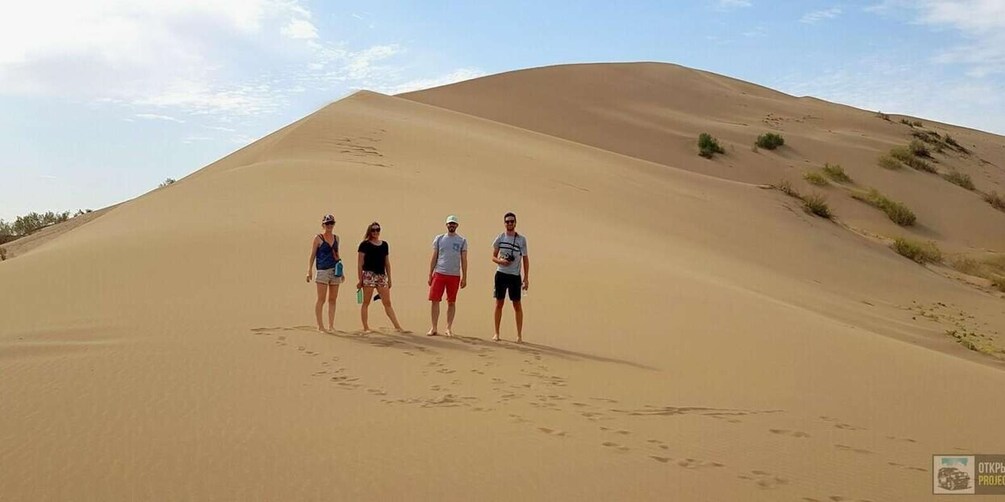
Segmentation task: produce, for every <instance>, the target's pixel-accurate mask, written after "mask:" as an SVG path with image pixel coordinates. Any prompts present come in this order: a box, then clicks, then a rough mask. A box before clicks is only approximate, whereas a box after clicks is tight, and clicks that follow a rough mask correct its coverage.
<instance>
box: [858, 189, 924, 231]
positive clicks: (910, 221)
mask: <svg viewBox="0 0 1005 502" xmlns="http://www.w3.org/2000/svg"><path fill="white" fill-rule="evenodd" d="M852 198H854V199H856V200H860V201H862V202H865V203H866V204H869V205H871V206H874V207H877V208H879V209H881V210H883V212H884V213H886V216H887V217H889V218H890V221H893V222H894V223H896V224H898V225H900V226H902V227H909V226H911V225H914V222H915V221H916V219H917V218H916V217H915V215H914V212H913V211H911V209H910V208H908V207H907V206H905V205H904V204H902V203H900V202H897V201H894V200H890V199H889V198H887V197H886V196H885V195H883V194H882V193H880V192H879V190H876V189H875V188H872V189H870V190H869V192H867V193H864V194H863V193H855V194H852Z"/></svg>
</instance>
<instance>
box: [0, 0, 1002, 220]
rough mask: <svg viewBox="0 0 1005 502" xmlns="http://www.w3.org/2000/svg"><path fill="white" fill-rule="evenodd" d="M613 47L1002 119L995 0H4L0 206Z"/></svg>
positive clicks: (34, 206)
mask: <svg viewBox="0 0 1005 502" xmlns="http://www.w3.org/2000/svg"><path fill="white" fill-rule="evenodd" d="M609 61H660V62H669V63H676V64H681V65H684V66H689V67H693V68H698V69H703V70H708V71H712V72H715V73H719V74H723V75H728V76H731V77H735V78H739V79H741V80H746V81H749V82H753V83H756V84H760V85H764V86H767V87H771V88H774V89H777V90H780V91H783V92H787V93H789V94H794V95H798V96H803V95H809V96H816V97H819V98H822V99H826V100H829V101H834V102H839V103H844V104H849V105H852V106H856V107H860V108H865V109H871V110H882V111H884V112H887V113H902V114H908V115H914V116H919V117H924V118H927V119H932V120H938V121H942V122H948V123H953V124H958V125H963V126H967V127H972V128H976V129H982V130H986V131H990V132H995V133H998V134H1005V0H956V1H948V0H913V1H905V0H862V1H846V2H836V1H829V0H828V1H824V0H820V1H817V0H799V1H770V2H769V1H766V0H697V1H689V2H684V1H679V2H666V1H663V2H644V1H635V2H610V1H576V2H572V1H569V2H560V1H549V2H540V1H526V2H525V1H520V0H510V1H504V2H488V1H485V2H440V1H423V2H384V1H379V0H378V1H367V2H341V1H311V0H214V1H212V2H206V1H202V0H171V1H145V0H72V1H55V0H31V1H27V0H23V1H22V0H3V1H0V219H5V220H7V221H11V220H12V219H13V218H14V217H16V216H17V215H21V214H25V213H28V212H31V211H39V212H42V211H49V210H53V211H67V210H68V211H76V210H77V209H100V208H102V207H106V206H108V205H111V204H115V203H118V202H121V201H124V200H128V199H131V198H133V197H136V196H138V195H141V194H143V193H145V192H147V191H149V190H151V189H153V188H155V187H156V186H157V185H158V184H159V183H161V182H162V181H164V180H165V179H166V178H174V179H180V178H182V177H184V176H186V175H188V174H191V173H192V172H195V171H197V170H199V169H200V168H202V167H203V166H205V165H207V164H209V163H211V162H213V161H214V160H216V159H219V158H220V157H223V156H225V155H227V154H229V153H230V152H233V151H234V150H237V149H239V148H241V147H243V146H245V145H247V144H249V143H251V142H253V141H255V140H257V139H259V138H261V137H263V136H265V135H267V134H269V133H270V132H272V131H274V130H276V129H278V128H280V127H282V126H284V125H286V124H288V123H290V122H293V121H295V120H297V119H299V118H301V117H303V116H304V115H307V114H309V113H311V112H313V111H315V110H317V109H318V108H321V107H323V106H325V105H327V104H329V103H331V102H333V101H336V100H338V99H341V98H343V97H345V96H347V95H349V94H351V93H352V92H354V91H356V90H359V89H369V90H373V91H378V92H383V93H387V94H395V93H400V92H406V91H410V90H416V89H422V88H428V87H434V86H438V85H444V84H448V83H452V82H456V81H460V80H466V79H470V78H476V77H479V76H484V75H490V74H494V73H500V72H504V71H510V70H517V69H522V68H531V67H537V66H545V65H553V64H562V63H582V62H609Z"/></svg>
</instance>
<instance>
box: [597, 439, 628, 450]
mask: <svg viewBox="0 0 1005 502" xmlns="http://www.w3.org/2000/svg"><path fill="white" fill-rule="evenodd" d="M600 444H601V445H603V446H606V447H608V448H613V449H615V450H617V451H622V452H624V451H628V450H631V448H629V447H627V446H623V445H620V444H618V443H615V442H613V441H604V442H603V443H600Z"/></svg>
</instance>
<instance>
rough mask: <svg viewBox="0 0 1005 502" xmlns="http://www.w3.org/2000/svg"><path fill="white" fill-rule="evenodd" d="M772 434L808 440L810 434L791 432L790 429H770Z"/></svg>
mask: <svg viewBox="0 0 1005 502" xmlns="http://www.w3.org/2000/svg"><path fill="white" fill-rule="evenodd" d="M768 430H769V431H771V433H772V434H781V435H783V436H792V437H795V438H808V437H810V435H809V434H807V433H805V432H803V431H790V430H788V429H768Z"/></svg>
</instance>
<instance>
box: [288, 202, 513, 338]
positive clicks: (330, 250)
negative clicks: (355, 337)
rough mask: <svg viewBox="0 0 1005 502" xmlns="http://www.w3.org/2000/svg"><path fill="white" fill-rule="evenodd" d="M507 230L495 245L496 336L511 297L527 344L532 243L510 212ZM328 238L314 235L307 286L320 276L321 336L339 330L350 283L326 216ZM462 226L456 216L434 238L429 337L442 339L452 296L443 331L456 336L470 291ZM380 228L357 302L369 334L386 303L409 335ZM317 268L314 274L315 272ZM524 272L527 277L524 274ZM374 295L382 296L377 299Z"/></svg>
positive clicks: (364, 246)
mask: <svg viewBox="0 0 1005 502" xmlns="http://www.w3.org/2000/svg"><path fill="white" fill-rule="evenodd" d="M503 224H504V225H505V228H506V230H505V231H504V232H502V233H501V234H499V236H498V237H496V239H495V241H494V242H493V243H492V262H493V263H495V264H496V274H495V286H494V288H493V296H494V297H495V301H496V308H495V336H493V337H492V339H493V340H496V341H499V339H500V338H499V325H500V324H501V322H502V311H503V306H504V305H505V301H506V297H507V296H508V297H509V299H510V302H511V303H512V304H513V310H514V313H515V316H516V333H517V335H516V341H517V342H518V343H519V342H522V341H523V308H522V306H521V303H520V301H521V298H522V294H523V291H526V290H527V289H528V288H529V287H530V259H529V258H528V254H527V238H526V237H524V236H523V235H520V234H519V233H518V232H517V231H516V215H515V214H513V213H506V215H505V216H503ZM321 226H322V228H323V229H324V231H323V232H322V233H319V234H317V235H315V236H314V240H313V242H312V243H311V253H310V261H309V262H308V265H307V282H310V281H311V277H312V276H313V277H314V282H315V283H316V284H317V290H318V297H317V302H316V303H315V305H314V314H315V317H316V319H317V324H318V331H322V332H326V331H333V330H334V329H335V326H334V325H335V305H336V302H337V300H338V291H339V285H341V284H342V283H343V282H345V280H346V275H345V271H344V268H343V261H342V258H341V255H340V254H339V238H338V235H336V234H335V233H334V229H335V216H333V215H331V214H327V215H325V216H324V217H323V218H322V219H321ZM459 226H460V222H459V221H458V219H457V216H454V215H450V216H448V217H447V220H446V227H447V232H446V233H444V234H440V235H437V236H436V237H435V238H434V239H433V246H432V247H433V253H432V256H431V257H430V260H429V279H428V281H427V283H428V285H429V301H430V303H431V306H430V318H431V320H432V328H430V330H429V332H427V333H426V335H427V336H437V335H439V328H438V326H439V318H440V303H441V302H442V301H443V294H444V293H446V295H447V326H446V330H445V331H444V332H443V334H444V335H446V336H453V335H454V332H453V325H454V314H455V313H456V303H457V293H458V291H459V290H461V289H464V288H465V287H466V286H467V277H468V241H467V239H465V238H464V237H462V236H461V235H460V234H458V233H457V228H458V227H459ZM380 231H381V228H380V223H378V222H376V221H375V222H373V223H371V224H370V225H368V226H367V229H366V235H365V236H364V238H363V241H362V242H360V243H359V246H358V247H357V249H356V251H357V260H356V273H357V277H359V280H358V281H357V283H356V291H357V300H358V301H359V302H360V314H359V315H360V320H361V321H362V323H363V332H364V333H366V332H370V331H371V329H370V324H369V318H368V311H369V307H370V303H371V297H372V298H373V300H374V301H375V300H378V299H379V300H380V301H381V303H382V304H383V305H384V312H385V313H386V314H387V317H388V318H389V319H390V320H391V323H392V324H393V325H394V329H395V331H397V332H399V333H405V332H406V331H405V330H404V329H403V328H402V327H401V324H400V323H398V317H397V315H395V313H394V307H393V306H392V305H391V284H392V283H391V253H390V247H389V246H388V244H387V242H386V241H384V240H381V238H380ZM315 268H316V272H315V273H314V274H312V273H311V270H312V269H315ZM521 273H522V275H521ZM374 291H376V292H377V295H376V296H374V295H373V293H374ZM326 301H327V303H328V329H327V330H326V329H325V327H324V324H323V322H322V313H323V309H324V304H325V302H326Z"/></svg>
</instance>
